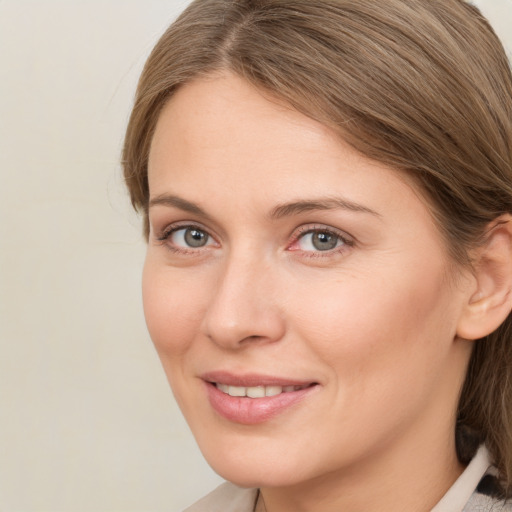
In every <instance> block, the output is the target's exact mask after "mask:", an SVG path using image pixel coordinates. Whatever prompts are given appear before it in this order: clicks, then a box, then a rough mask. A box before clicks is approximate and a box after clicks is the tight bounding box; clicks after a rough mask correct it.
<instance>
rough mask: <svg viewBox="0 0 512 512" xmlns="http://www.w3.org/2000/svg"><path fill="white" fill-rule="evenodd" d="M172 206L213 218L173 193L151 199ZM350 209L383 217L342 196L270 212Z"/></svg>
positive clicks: (273, 215) (275, 215)
mask: <svg viewBox="0 0 512 512" xmlns="http://www.w3.org/2000/svg"><path fill="white" fill-rule="evenodd" d="M157 205H162V206H171V207H174V208H178V209H180V210H183V211H185V212H188V213H192V214H194V215H199V216H201V217H203V218H205V219H211V218H212V217H211V215H209V214H208V213H206V212H205V211H204V210H203V209H202V208H201V207H200V206H198V205H197V204H195V203H192V202H191V201H187V200H186V199H183V198H181V197H179V196H175V195H171V194H162V195H159V196H157V197H154V198H153V199H151V200H150V201H149V208H151V207H152V206H157ZM338 209H342V210H349V211H352V212H358V213H367V214H370V215H374V216H376V217H381V215H380V213H378V212H376V211H375V210H372V209H371V208H368V207H367V206H363V205H361V204H358V203H354V202H352V201H349V200H347V199H344V198H341V197H326V198H318V199H312V200H300V201H293V202H289V203H283V204H280V205H277V206H276V207H274V208H273V209H272V210H271V211H270V214H269V217H270V218H271V219H272V220H277V219H281V218H283V217H289V216H292V215H298V214H300V213H304V212H310V211H315V210H338Z"/></svg>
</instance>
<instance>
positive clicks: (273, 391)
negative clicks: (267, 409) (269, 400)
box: [265, 386, 283, 396]
mask: <svg viewBox="0 0 512 512" xmlns="http://www.w3.org/2000/svg"><path fill="white" fill-rule="evenodd" d="M282 392H283V387H282V386H265V396H276V395H280V394H281V393H282Z"/></svg>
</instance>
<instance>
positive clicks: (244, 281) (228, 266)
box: [203, 257, 285, 350]
mask: <svg viewBox="0 0 512 512" xmlns="http://www.w3.org/2000/svg"><path fill="white" fill-rule="evenodd" d="M275 272H276V270H275V269H273V268H272V265H269V264H268V263H267V264H265V263H264V262H262V261H261V260H259V261H255V259H253V258H247V257H245V258H244V257H240V258H235V257H232V258H230V261H228V262H226V263H225V266H224V268H223V271H222V272H219V277H218V280H217V282H216V287H215V289H214V290H213V292H212V298H211V301H210V303H209V305H208V307H207V310H206V313H205V316H204V321H203V331H204V333H205V334H206V335H207V337H208V338H210V339H211V340H212V341H213V342H214V343H215V344H217V345H219V346H221V347H223V348H228V349H233V350H234V349H240V348H243V347H246V346H249V345H250V346H252V345H254V344H255V343H259V344H261V343H272V342H275V341H278V340H280V339H281V338H282V337H283V336H284V333H285V320H284V316H283V314H282V311H281V310H280V308H279V305H278V297H277V293H276V292H277V288H278V287H277V282H276V279H275V278H274V277H275Z"/></svg>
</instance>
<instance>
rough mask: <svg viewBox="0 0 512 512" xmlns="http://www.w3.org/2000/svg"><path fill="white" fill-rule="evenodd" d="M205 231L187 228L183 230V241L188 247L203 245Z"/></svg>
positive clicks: (205, 239) (204, 242)
mask: <svg viewBox="0 0 512 512" xmlns="http://www.w3.org/2000/svg"><path fill="white" fill-rule="evenodd" d="M206 241H207V238H206V233H204V232H203V231H199V230H197V229H187V231H186V232H185V242H187V245H189V246H190V247H203V246H204V245H205V244H206Z"/></svg>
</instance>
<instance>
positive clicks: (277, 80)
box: [123, 0, 512, 512]
mask: <svg viewBox="0 0 512 512" xmlns="http://www.w3.org/2000/svg"><path fill="white" fill-rule="evenodd" d="M123 162H124V168H125V176H126V181H127V184H128V187H129V190H130V193H131V198H132V202H133V204H134V206H135V207H136V208H137V209H138V210H140V211H141V212H142V213H143V215H144V223H145V224H144V225H145V234H146V237H147V239H148V251H147V258H146V263H145V268H144V275H143V296H144V309H145V315H146V320H147V324H148V328H149V331H150V334H151V337H152V339H153V341H154V343H155V346H156V349H157V351H158V353H159V356H160V358H161V361H162V364H163V367H164V370H165V372H166V374H167V377H168V379H169V382H170V384H171V387H172V389H173V392H174V394H175V396H176V399H177V401H178V403H179V405H180V407H181V409H182V411H183V413H184V415H185V417H186V419H187V421H188V423H189V425H190V427H191V429H192V431H193V433H194V435H195V437H196V439H197V442H198V444H199V446H200V448H201V450H202V452H203V454H204V456H205V457H206V459H207V460H208V462H209V463H210V464H211V466H212V467H213V468H214V469H215V470H216V471H217V472H218V473H219V474H220V475H221V476H223V477H224V478H225V479H226V480H228V481H229V482H232V484H231V483H229V484H225V485H224V486H221V488H219V489H218V490H216V491H214V492H213V493H212V494H211V495H209V496H208V497H206V498H204V499H203V500H201V501H200V502H198V503H197V504H196V505H195V506H193V507H192V508H190V510H191V511H213V510H222V511H229V510H233V511H237V512H238V511H241V512H243V511H252V510H258V511H262V510H266V511H268V512H284V511H315V512H327V511H339V510H344V511H349V512H350V511H362V510H364V511H371V510H378V511H379V512H383V511H384V512H386V511H388V510H393V511H397V510H404V511H428V510H435V511H436V512H439V511H459V510H462V509H464V510H466V511H467V510H490V508H491V507H494V508H493V510H512V508H511V506H510V505H508V504H507V503H506V501H505V499H506V498H507V497H508V496H509V495H510V494H511V489H512V486H511V480H512V418H511V414H510V411H511V406H512V387H511V382H512V379H511V375H512V374H511V372H512V343H511V341H512V339H511V335H510V318H509V314H510V311H511V308H512V293H511V290H512V223H511V222H510V220H511V217H510V212H511V211H512V180H511V177H512V78H511V74H510V68H509V65H508V62H507V59H506V56H505V54H504V51H503V48H502V47H501V45H500V43H499V41H498V39H497V38H496V36H495V35H494V33H493V31H492V29H491V28H490V27H489V25H488V24H487V22H486V20H485V19H484V18H483V17H482V16H481V15H480V13H479V12H478V10H477V9H476V8H475V7H473V6H471V5H469V4H467V3H464V2H462V1H460V0H430V1H427V0H389V1H386V2H380V1H377V0H358V1H354V0H320V1H315V2H310V1H309V0H236V1H233V0H197V1H195V2H193V3H192V4H191V5H190V6H189V7H188V9H187V10H186V11H185V12H184V13H183V14H182V16H181V17H180V18H179V19H178V20H177V21H176V22H175V23H174V24H173V25H172V26H171V27H170V28H169V29H168V30H167V32H166V33H165V34H164V35H163V37H162V38H161V40H160V41H159V42H158V44H157V46H156V47H155V49H154V51H153V53H152V54H151V56H150V57H149V59H148V62H147V64H146V67H145V69H144V71H143V74H142V77H141V79H140V83H139V88H138V91H137V97H136V100H135V106H134V109H133V112H132V116H131V119H130V123H129V126H128V130H127V134H126V140H125V147H124V154H123ZM233 484H236V485H233ZM500 507H503V508H500Z"/></svg>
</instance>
